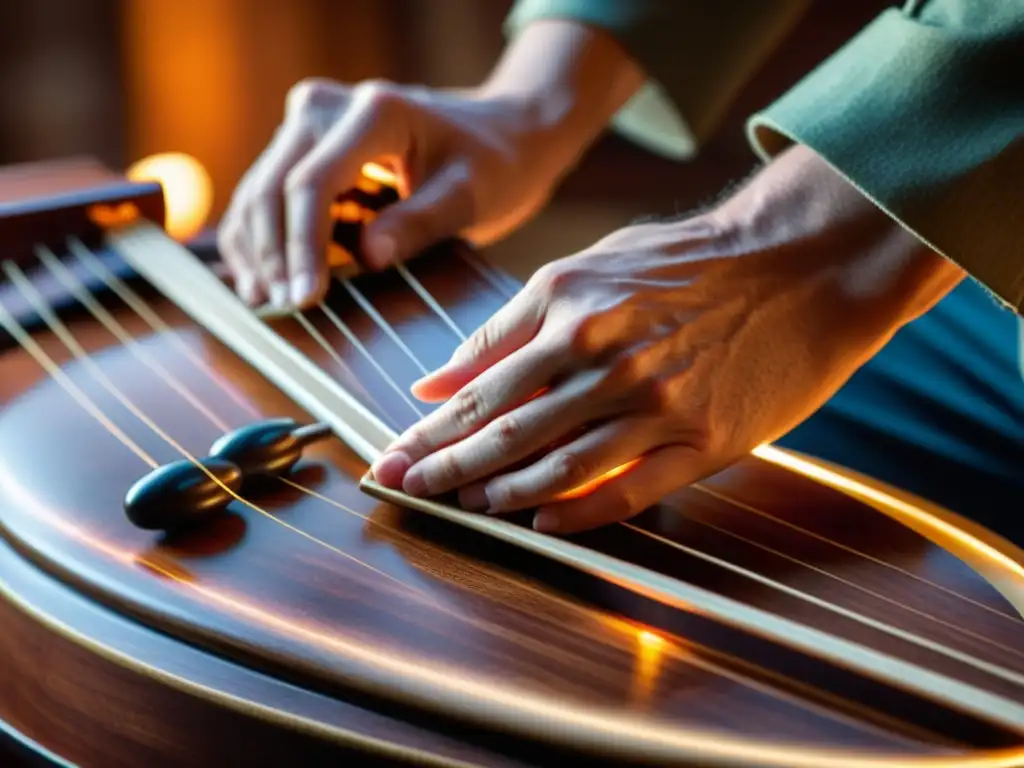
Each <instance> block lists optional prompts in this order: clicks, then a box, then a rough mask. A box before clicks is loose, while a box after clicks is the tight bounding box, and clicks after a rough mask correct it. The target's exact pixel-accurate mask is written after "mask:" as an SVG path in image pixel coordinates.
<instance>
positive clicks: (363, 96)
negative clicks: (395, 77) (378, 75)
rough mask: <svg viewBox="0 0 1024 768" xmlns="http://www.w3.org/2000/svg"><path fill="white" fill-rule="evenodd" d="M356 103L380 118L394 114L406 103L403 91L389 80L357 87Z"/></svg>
mask: <svg viewBox="0 0 1024 768" xmlns="http://www.w3.org/2000/svg"><path fill="white" fill-rule="evenodd" d="M354 96H355V101H356V103H358V104H359V105H360V106H361V107H362V108H363V109H364V110H366V111H367V112H369V113H370V114H371V115H374V116H376V117H378V118H384V117H385V116H386V115H389V114H391V113H392V112H394V110H395V109H396V108H399V107H401V106H402V104H403V103H404V98H403V95H402V90H401V88H399V86H397V85H395V84H394V83H392V82H390V81H388V80H379V79H377V80H366V81H364V82H362V83H360V84H359V85H358V86H356V89H355V92H354Z"/></svg>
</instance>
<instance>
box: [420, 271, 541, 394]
mask: <svg viewBox="0 0 1024 768" xmlns="http://www.w3.org/2000/svg"><path fill="white" fill-rule="evenodd" d="M543 318H544V306H543V302H542V301H541V297H540V294H539V293H538V292H536V291H534V290H533V289H529V288H524V289H523V290H522V291H520V292H519V293H517V294H516V295H515V296H514V297H512V299H511V300H510V301H509V302H508V303H507V304H505V305H504V306H502V308H501V309H499V310H498V311H497V312H496V313H495V314H494V315H492V316H491V318H490V319H489V320H488V321H487V322H486V323H484V324H483V325H482V326H480V328H478V329H477V330H476V332H474V333H473V334H472V335H471V336H470V337H469V338H468V339H466V341H464V342H463V343H462V344H460V345H459V347H458V348H457V349H456V350H455V352H454V353H452V357H451V359H450V360H449V361H448V362H447V363H445V364H444V365H443V366H441V367H440V368H438V369H437V370H436V371H433V372H432V373H429V374H427V375H426V376H424V377H423V378H422V379H420V380H419V381H417V382H415V383H414V384H413V385H412V393H413V395H415V396H416V397H417V398H419V399H420V400H423V401H424V402H428V403H429V402H439V401H442V400H447V399H448V398H450V397H452V396H453V395H454V394H455V393H456V392H458V391H459V390H461V389H462V388H463V387H465V386H466V385H467V384H469V383H470V382H471V381H473V380H474V379H475V378H476V377H477V376H480V375H481V374H482V373H483V372H484V371H486V370H488V369H490V368H491V367H493V366H495V365H497V364H498V363H500V362H501V361H502V360H504V359H506V358H508V357H509V356H510V355H512V354H513V353H515V352H516V351H517V350H519V349H521V348H523V347H524V346H525V345H526V344H528V343H529V342H531V341H532V340H533V339H534V338H535V337H536V336H537V333H538V331H539V330H540V328H541V324H542V320H543ZM530 394H532V393H530Z"/></svg>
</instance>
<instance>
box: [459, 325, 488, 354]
mask: <svg viewBox="0 0 1024 768" xmlns="http://www.w3.org/2000/svg"><path fill="white" fill-rule="evenodd" d="M496 336H497V334H496V332H495V329H494V324H493V323H491V322H486V323H484V324H483V325H482V326H480V328H479V329H478V330H477V331H476V333H474V334H473V335H472V336H470V337H469V339H468V340H467V341H466V348H465V352H464V353H463V355H462V357H465V358H473V357H477V356H479V355H482V354H483V353H484V352H486V351H487V350H488V349H490V348H491V347H493V346H494V343H495V341H496V340H497V339H496Z"/></svg>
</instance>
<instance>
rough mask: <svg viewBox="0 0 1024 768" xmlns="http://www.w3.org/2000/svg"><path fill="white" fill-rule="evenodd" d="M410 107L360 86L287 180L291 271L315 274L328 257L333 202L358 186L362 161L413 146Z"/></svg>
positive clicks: (287, 257) (296, 274)
mask: <svg viewBox="0 0 1024 768" xmlns="http://www.w3.org/2000/svg"><path fill="white" fill-rule="evenodd" d="M407 110H408V107H407V106H406V105H405V103H404V102H402V100H401V99H400V98H399V97H395V96H391V95H387V92H386V91H383V90H380V89H368V90H367V89H363V90H358V89H357V90H356V92H355V93H354V94H353V97H352V101H351V104H350V106H349V109H348V110H347V112H346V113H345V115H344V116H343V117H342V119H341V120H339V121H338V122H337V123H335V124H334V126H332V128H331V129H330V131H329V132H328V133H327V135H326V136H324V138H323V139H322V140H321V141H320V143H319V144H318V145H317V146H316V147H315V148H314V149H313V150H312V151H310V152H309V153H308V154H306V156H305V157H303V158H302V160H301V161H299V163H297V164H296V165H295V167H294V168H292V170H291V172H290V173H289V174H288V176H287V179H286V180H285V217H286V222H287V238H286V245H285V259H286V262H287V268H288V273H289V274H290V275H292V276H295V277H296V279H298V280H304V279H305V278H302V277H299V276H309V275H316V274H318V273H319V269H320V267H319V265H320V264H321V263H323V262H324V261H325V258H324V256H323V254H325V253H326V249H327V240H328V235H329V230H330V217H329V202H330V199H331V198H332V197H333V196H334V195H335V194H337V193H339V192H341V191H344V190H347V189H349V188H351V187H352V186H354V185H355V184H356V182H357V181H358V179H359V176H360V172H361V169H362V166H363V165H364V164H365V163H367V162H369V161H372V160H378V159H380V158H381V157H384V156H389V155H392V156H394V155H398V156H402V155H404V154H405V153H406V150H407V149H408V146H409V141H410V136H409V123H408V114H407Z"/></svg>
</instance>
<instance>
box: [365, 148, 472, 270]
mask: <svg viewBox="0 0 1024 768" xmlns="http://www.w3.org/2000/svg"><path fill="white" fill-rule="evenodd" d="M471 182H472V180H471V178H470V173H469V169H468V167H467V165H466V164H465V163H462V162H454V163H450V164H448V165H447V166H445V167H444V168H442V169H441V170H440V171H438V172H437V173H435V174H434V175H433V176H431V177H430V178H429V179H428V180H427V181H426V182H425V183H424V184H423V185H422V186H420V187H419V189H417V190H416V191H415V192H414V193H413V194H412V195H411V196H410V197H408V198H406V199H405V200H402V201H401V202H398V203H396V204H394V205H392V206H390V207H388V208H386V209H385V210H384V211H382V212H381V213H380V215H379V216H378V217H377V218H376V219H375V220H374V221H373V223H371V224H370V225H369V226H368V227H367V228H366V232H365V234H364V243H363V255H364V258H365V259H366V261H367V265H368V266H370V267H372V268H374V269H382V268H384V267H386V266H388V265H389V264H392V263H395V262H400V261H404V260H406V259H409V258H412V257H413V256H415V255H416V254H418V253H420V252H421V251H424V250H426V249H427V248H429V247H430V246H431V245H434V244H435V243H437V242H439V241H441V240H443V239H445V238H448V237H452V236H454V235H456V234H458V233H459V232H460V231H461V230H463V229H465V228H466V227H468V226H469V225H470V224H472V223H473V213H474V204H473V194H472V188H471Z"/></svg>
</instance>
